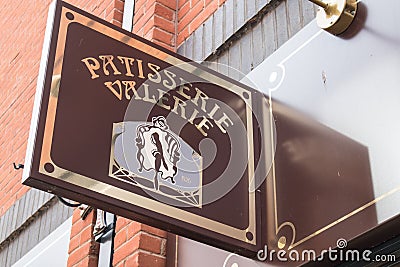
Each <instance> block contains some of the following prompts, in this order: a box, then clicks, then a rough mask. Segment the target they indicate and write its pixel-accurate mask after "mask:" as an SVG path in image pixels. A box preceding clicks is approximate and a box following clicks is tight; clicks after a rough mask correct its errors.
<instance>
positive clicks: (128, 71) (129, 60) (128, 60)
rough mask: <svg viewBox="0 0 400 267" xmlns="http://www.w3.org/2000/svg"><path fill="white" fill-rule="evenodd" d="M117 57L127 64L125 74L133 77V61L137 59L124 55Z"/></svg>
mask: <svg viewBox="0 0 400 267" xmlns="http://www.w3.org/2000/svg"><path fill="white" fill-rule="evenodd" d="M117 58H118V59H119V60H120V61H121V63H122V64H124V65H125V69H126V73H125V75H126V76H128V77H133V74H132V71H131V67H130V66H133V62H134V61H135V59H134V58H131V57H123V56H117Z"/></svg>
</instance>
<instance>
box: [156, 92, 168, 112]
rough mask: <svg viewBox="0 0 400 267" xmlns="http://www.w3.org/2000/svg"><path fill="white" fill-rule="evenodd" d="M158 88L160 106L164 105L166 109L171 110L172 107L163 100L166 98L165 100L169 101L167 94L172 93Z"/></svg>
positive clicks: (158, 103)
mask: <svg viewBox="0 0 400 267" xmlns="http://www.w3.org/2000/svg"><path fill="white" fill-rule="evenodd" d="M157 90H158V101H157V105H159V106H160V107H162V108H165V109H166V110H170V109H171V107H170V106H167V105H165V104H164V102H163V101H164V100H165V101H168V98H167V97H165V95H168V96H170V94H169V93H167V92H164V91H163V90H161V89H157Z"/></svg>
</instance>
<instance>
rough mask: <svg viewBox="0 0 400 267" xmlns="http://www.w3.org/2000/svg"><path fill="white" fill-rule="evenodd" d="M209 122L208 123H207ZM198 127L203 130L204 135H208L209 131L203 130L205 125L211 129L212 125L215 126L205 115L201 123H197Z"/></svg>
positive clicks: (207, 128)
mask: <svg viewBox="0 0 400 267" xmlns="http://www.w3.org/2000/svg"><path fill="white" fill-rule="evenodd" d="M207 123H208V125H207ZM195 126H196V128H197V129H198V130H199V131H200V132H201V134H202V135H204V136H207V133H206V132H205V131H204V130H203V127H204V128H205V129H206V130H209V129H210V126H211V127H213V125H212V124H211V122H210V121H209V120H208V119H207V118H206V117H204V116H203V119H202V120H201V122H200V123H199V124H195Z"/></svg>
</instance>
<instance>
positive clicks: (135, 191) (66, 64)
mask: <svg viewBox="0 0 400 267" xmlns="http://www.w3.org/2000/svg"><path fill="white" fill-rule="evenodd" d="M49 14H50V16H49V21H48V29H47V31H46V37H45V44H44V49H43V55H42V61H41V69H40V73H39V76H38V86H37V94H36V99H35V106H34V112H33V119H32V125H31V132H30V139H29V143H28V151H27V158H26V163H25V169H24V175H23V176H24V177H23V180H24V181H23V183H24V184H26V185H29V186H33V187H36V188H39V189H42V190H46V191H48V192H52V193H54V194H56V195H59V196H63V197H67V198H69V199H73V200H76V201H79V202H82V203H85V204H88V205H92V206H94V207H96V208H100V209H103V210H106V211H109V212H112V213H114V214H117V215H121V216H124V217H127V218H131V219H134V220H137V221H140V222H143V223H146V224H149V225H152V226H155V227H158V228H161V229H165V230H167V231H170V232H173V233H176V234H179V235H182V236H185V237H189V238H191V239H194V240H197V241H200V242H203V243H206V244H209V245H212V246H216V247H219V248H222V249H225V250H228V251H231V252H235V253H238V254H240V255H244V256H248V257H256V256H257V254H258V256H260V254H259V252H260V251H261V252H262V251H263V250H264V248H265V246H266V245H268V248H273V249H284V250H291V249H296V250H304V249H310V248H312V249H315V250H316V251H321V250H322V249H325V248H327V247H329V246H332V247H334V246H335V243H336V240H337V239H338V238H346V239H349V238H354V237H355V236H358V235H360V234H361V233H363V232H365V231H367V230H368V229H371V227H373V226H374V225H376V211H375V207H374V205H372V204H371V205H369V206H368V208H365V210H363V212H359V213H354V210H357V209H358V208H359V207H362V206H363V205H365V203H373V202H371V201H373V199H374V196H373V187H372V182H371V173H370V159H369V151H368V148H367V147H365V146H364V145H363V144H361V143H359V142H356V141H355V140H353V139H352V138H349V137H348V136H346V135H344V134H342V133H341V132H340V131H337V130H335V129H332V128H330V127H327V126H326V125H325V124H324V123H320V122H319V121H318V120H314V119H313V118H312V116H311V117H310V116H309V115H308V114H307V112H304V110H302V109H300V108H298V107H296V105H295V104H293V103H290V100H293V99H291V98H289V99H286V98H280V97H278V98H277V99H276V100H274V101H272V98H270V97H269V96H265V95H264V94H263V93H261V92H259V91H257V90H255V89H252V88H250V87H248V86H246V85H243V84H241V83H239V82H237V81H234V80H232V79H230V78H228V77H225V76H223V75H221V74H219V73H217V72H215V71H213V70H210V69H207V68H205V67H203V66H202V65H200V64H197V63H194V62H191V61H190V60H189V59H186V58H184V57H182V56H180V55H177V54H175V53H172V52H170V51H168V50H166V49H164V48H162V47H159V46H157V45H155V44H153V43H151V42H149V41H147V40H144V39H142V38H140V37H138V36H136V35H134V34H132V33H130V32H127V31H124V30H122V29H120V28H118V27H116V26H114V25H112V24H110V23H107V22H105V21H103V20H101V19H99V18H97V17H95V16H92V15H90V14H88V13H86V12H84V11H81V10H79V9H77V8H75V7H73V6H71V5H69V4H67V3H64V2H62V1H57V2H55V4H54V5H53V7H52V11H50V12H49ZM288 54H290V55H291V54H292V53H288ZM271 58H274V57H271ZM299 62H304V60H302V61H299ZM296 64H297V65H299V64H298V62H297V63H296ZM296 64H295V65H296ZM297 65H296V66H297ZM274 66H276V64H274V65H271V67H274ZM278 66H279V64H278ZM274 71H275V69H274ZM254 73H255V71H254ZM272 73H273V72H272ZM277 74H279V72H277ZM264 76H265V75H263V72H262V71H260V74H259V75H256V76H255V77H253V78H254V80H256V81H258V80H257V79H258V78H257V77H262V78H260V79H264V78H265V77H264ZM278 76H279V75H278ZM290 77H292V79H293V80H294V81H296V82H297V78H296V77H297V76H296V75H292V76H290ZM285 81H286V80H285ZM263 83H264V85H267V86H268V81H267V82H265V81H264V80H261V82H260V84H263ZM305 87H306V86H304V88H305ZM260 88H262V86H260ZM288 88H292V89H293V90H294V89H296V90H297V88H295V87H294V86H288ZM300 92H301V90H297V91H296V93H297V94H301V93H300ZM274 93H275V92H274ZM304 96H306V95H304ZM304 96H298V97H297V98H296V99H294V100H296V101H297V100H301V99H306V97H304ZM302 97H303V98H302ZM275 130H276V131H275ZM275 152H276V153H275ZM360 184H363V187H360V186H359V185H360ZM327 210H328V211H329V212H327Z"/></svg>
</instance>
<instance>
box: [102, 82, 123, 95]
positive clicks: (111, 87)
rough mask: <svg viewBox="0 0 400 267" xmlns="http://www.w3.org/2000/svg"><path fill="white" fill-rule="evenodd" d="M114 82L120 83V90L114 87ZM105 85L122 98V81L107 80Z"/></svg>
mask: <svg viewBox="0 0 400 267" xmlns="http://www.w3.org/2000/svg"><path fill="white" fill-rule="evenodd" d="M114 84H116V85H118V89H117V90H118V91H117V90H115V89H114V87H113V86H114ZM104 85H105V86H106V87H107V88H108V89H109V90H110V91H111V92H112V93H113V94H114V95H115V96H116V97H117V98H118V99H119V100H122V86H121V81H120V80H116V81H115V82H105V83H104Z"/></svg>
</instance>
